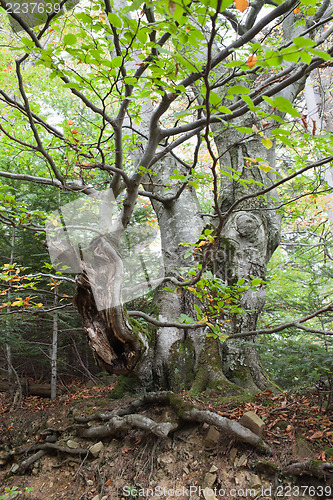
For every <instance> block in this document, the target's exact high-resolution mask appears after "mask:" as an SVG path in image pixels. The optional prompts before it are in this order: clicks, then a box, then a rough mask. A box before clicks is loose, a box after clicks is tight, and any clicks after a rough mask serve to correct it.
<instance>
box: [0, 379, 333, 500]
mask: <svg viewBox="0 0 333 500" xmlns="http://www.w3.org/2000/svg"><path fill="white" fill-rule="evenodd" d="M110 390H111V387H108V386H106V387H90V388H81V389H80V390H76V392H74V393H73V394H68V395H66V396H61V397H59V398H58V399H57V400H56V401H54V402H51V401H49V400H47V399H43V398H37V397H25V398H24V399H23V401H22V404H21V408H20V409H18V410H16V411H9V409H10V404H9V401H8V400H7V399H6V395H5V394H1V395H0V404H1V409H2V412H1V440H0V499H3V498H6V499H7V498H8V499H9V498H25V499H30V500H33V499H34V500H37V499H38V500H46V499H47V500H49V499H66V500H71V499H73V500H90V499H94V500H97V499H102V500H123V499H127V498H130V499H133V498H149V499H169V498H178V499H180V500H185V499H186V500H190V499H191V500H199V499H202V498H204V499H206V500H216V499H218V500H221V499H225V500H232V499H243V498H246V499H252V500H254V499H259V498H260V499H263V500H268V499H271V500H273V499H279V498H283V499H285V498H290V499H303V500H308V499H310V498H312V499H313V498H323V499H324V498H326V499H330V498H331V499H333V481H332V477H330V475H328V477H323V478H321V479H317V478H314V477H311V476H308V475H303V476H297V477H296V476H294V477H287V476H284V475H283V474H282V473H281V470H282V469H283V468H284V467H285V466H286V465H288V464H291V463H293V462H302V461H305V460H307V459H308V458H311V459H316V460H320V461H323V462H330V461H331V457H332V458H333V443H332V431H333V412H331V411H327V410H325V409H323V408H320V404H318V397H317V395H316V394H315V393H311V392H308V393H282V394H280V395H273V394H272V393H270V392H269V391H265V392H264V393H261V394H258V395H256V397H255V398H254V399H253V401H251V402H247V403H241V404H237V405H235V404H233V403H228V402H226V401H225V399H223V401H222V399H221V398H220V396H219V394H216V393H214V394H210V395H207V394H202V395H200V396H198V397H195V398H193V397H192V398H190V397H189V396H188V395H187V394H185V393H184V394H182V395H181V397H182V398H184V400H191V403H192V404H194V405H195V406H196V407H197V408H199V409H209V410H211V411H214V412H217V413H218V414H220V415H222V416H226V417H228V418H231V419H233V420H238V419H239V418H240V417H241V416H242V415H243V414H244V413H245V412H247V411H254V412H255V413H256V414H257V415H258V416H260V417H261V418H262V419H263V420H264V422H265V431H264V435H263V439H264V440H265V441H266V442H267V443H268V444H269V445H270V446H271V449H272V454H271V455H270V456H265V455H262V454H260V453H259V452H258V451H256V450H255V449H254V448H252V447H251V446H249V445H246V444H244V443H240V442H237V441H235V439H233V438H232V437H230V436H229V435H228V434H226V433H223V432H222V431H218V430H217V429H216V428H212V426H209V425H208V424H200V425H199V424H189V423H186V424H184V426H183V427H182V428H181V429H179V430H177V431H176V432H174V433H173V434H171V435H170V437H167V438H160V437H157V436H156V435H153V434H151V433H149V432H147V431H143V430H139V429H131V430H130V431H129V432H126V433H120V434H119V435H117V436H115V437H109V438H105V439H101V440H95V441H96V442H95V441H91V440H87V439H83V438H81V437H79V436H78V435H77V432H76V429H74V427H73V425H72V424H73V423H74V419H75V418H76V417H77V416H80V415H81V416H88V417H89V415H91V416H92V417H94V414H95V413H96V412H97V411H103V412H106V411H109V412H110V411H113V410H115V409H116V408H120V407H124V406H126V405H127V404H129V402H130V401H131V400H130V399H128V400H122V401H114V400H111V399H110V398H109V393H110ZM319 403H320V402H319ZM170 412H171V413H172V410H170V408H167V407H165V408H163V407H161V408H160V407H155V408H147V409H146V410H145V411H144V412H143V414H144V415H146V416H149V417H151V418H154V419H155V420H159V421H161V420H167V419H170V418H172V415H171V413H170ZM141 413H142V412H141ZM88 425H94V422H93V420H92V421H91V422H89V423H88ZM71 426H72V427H71ZM47 429H52V430H53V432H56V431H57V432H58V435H59V439H58V440H57V444H59V445H60V446H63V447H64V448H66V449H68V448H70V449H72V450H73V449H74V450H75V447H76V448H77V447H80V448H82V449H89V448H91V446H93V445H98V446H97V448H98V450H97V451H96V453H95V455H96V456H91V455H89V456H88V455H87V454H86V455H82V454H81V455H70V454H69V453H66V452H63V451H57V450H54V452H53V451H52V450H51V451H48V452H47V453H46V454H45V455H44V456H42V457H41V458H40V459H39V460H37V461H35V462H34V463H33V464H31V465H30V466H29V467H28V468H27V469H26V470H25V471H24V474H18V473H17V469H18V467H19V466H20V464H21V463H22V462H23V461H24V460H25V459H26V458H27V457H29V454H30V455H31V450H32V447H33V446H35V445H36V444H38V443H40V442H41V441H42V440H43V439H44V436H45V431H46V430H47ZM13 451H14V452H15V453H16V454H14V453H13V454H12V455H11V457H10V458H9V459H8V453H9V452H13ZM22 451H24V452H23V453H19V452H22Z"/></svg>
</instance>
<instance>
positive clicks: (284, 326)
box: [227, 302, 333, 341]
mask: <svg viewBox="0 0 333 500" xmlns="http://www.w3.org/2000/svg"><path fill="white" fill-rule="evenodd" d="M327 311H333V302H331V303H330V304H328V305H327V306H325V307H322V308H321V309H318V310H317V311H315V312H313V313H311V314H309V315H308V316H304V317H303V318H300V319H297V320H295V321H290V322H289V323H283V324H282V325H278V326H275V327H274V328H264V329H262V330H253V331H251V332H242V333H235V334H234V335H230V336H229V337H228V338H227V341H228V340H229V339H236V338H245V337H253V336H254V335H271V334H272V333H278V332H282V330H286V329H287V328H292V327H296V328H301V326H300V325H301V323H304V322H305V321H308V320H309V319H312V318H315V317H316V316H319V315H320V314H322V313H324V312H327ZM302 329H303V330H305V327H303V326H302ZM314 330H316V331H314ZM306 331H311V332H313V333H321V334H324V335H333V332H330V331H326V330H317V329H312V328H310V329H307V330H306Z"/></svg>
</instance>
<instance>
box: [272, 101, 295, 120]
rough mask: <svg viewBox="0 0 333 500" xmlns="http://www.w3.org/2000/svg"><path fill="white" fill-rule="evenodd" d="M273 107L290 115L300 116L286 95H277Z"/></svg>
mask: <svg viewBox="0 0 333 500" xmlns="http://www.w3.org/2000/svg"><path fill="white" fill-rule="evenodd" d="M274 103H275V107H276V108H277V109H278V110H279V111H282V112H283V113H289V114H290V115H291V116H295V117H298V118H300V114H299V112H298V111H296V109H295V108H294V107H293V105H292V104H291V102H290V101H289V99H287V98H286V97H283V96H281V95H278V96H276V97H275V99H274Z"/></svg>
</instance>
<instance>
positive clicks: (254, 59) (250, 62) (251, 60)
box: [246, 55, 257, 69]
mask: <svg viewBox="0 0 333 500" xmlns="http://www.w3.org/2000/svg"><path fill="white" fill-rule="evenodd" d="M256 63H257V56H255V55H253V56H250V57H248V59H247V61H246V64H247V65H248V67H249V68H250V69H251V68H253V66H255V65H256Z"/></svg>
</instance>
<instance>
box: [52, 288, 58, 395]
mask: <svg viewBox="0 0 333 500" xmlns="http://www.w3.org/2000/svg"><path fill="white" fill-rule="evenodd" d="M57 304H58V287H57V286H56V287H55V288H54V301H53V305H54V307H57ZM57 356H58V311H57V310H54V311H53V332H52V351H51V399H55V398H56V396H57Z"/></svg>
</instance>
